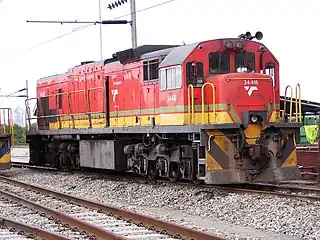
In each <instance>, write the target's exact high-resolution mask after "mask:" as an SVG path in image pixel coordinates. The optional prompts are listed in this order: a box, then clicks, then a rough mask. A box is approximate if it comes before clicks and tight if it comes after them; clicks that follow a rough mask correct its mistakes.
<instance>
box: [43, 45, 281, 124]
mask: <svg viewBox="0 0 320 240" xmlns="http://www.w3.org/2000/svg"><path fill="white" fill-rule="evenodd" d="M226 41H227V40H226V39H222V40H210V41H206V42H202V43H199V44H198V46H197V47H195V48H194V49H193V50H192V51H191V53H190V54H188V56H187V57H186V59H185V60H184V62H183V65H182V88H180V89H175V90H166V91H159V82H158V80H156V81H143V64H142V62H143V61H137V62H134V63H130V64H126V65H122V64H120V63H119V62H111V63H108V64H106V65H104V63H103V62H93V63H88V64H85V65H80V66H76V67H74V68H72V69H69V71H68V72H67V73H66V74H64V75H57V76H53V77H48V78H47V79H42V80H41V81H38V83H37V96H38V97H39V96H44V95H45V96H49V108H50V109H55V107H56V106H55V102H56V99H55V98H54V97H53V96H52V95H53V94H58V89H62V92H64V93H66V92H71V93H70V104H71V109H69V103H68V97H67V95H66V94H64V95H63V96H62V99H63V100H62V103H63V104H62V106H60V108H59V114H68V113H70V112H72V113H74V114H76V113H79V114H82V113H86V112H88V111H89V108H90V112H103V111H105V101H106V100H107V102H108V104H109V109H110V113H111V114H112V115H113V116H116V115H117V112H118V111H126V115H127V116H136V115H137V112H139V110H143V109H148V110H149V109H154V111H153V112H151V113H150V114H151V115H155V114H157V111H158V109H159V108H160V109H161V108H163V107H168V106H182V105H184V106H187V104H188V92H187V91H188V90H187V81H186V63H187V62H190V61H197V62H202V63H203V70H204V78H205V81H206V82H211V83H213V84H214V86H215V99H216V100H215V101H216V104H217V103H222V104H230V105H232V106H233V108H234V109H235V111H236V112H237V114H238V116H239V117H240V118H241V111H244V110H266V106H267V105H268V104H270V103H275V104H280V95H279V86H280V84H279V64H278V61H277V60H276V59H275V57H274V56H273V55H272V53H271V52H270V51H268V50H266V51H265V52H264V53H263V62H262V65H263V66H264V65H265V63H266V62H267V61H272V62H273V63H275V66H276V71H275V79H276V81H275V86H274V87H272V83H270V82H268V81H264V80H259V83H258V85H257V87H258V90H254V91H253V92H252V95H251V96H249V95H248V90H246V89H245V84H244V83H245V82H244V80H243V78H248V79H251V78H262V77H266V76H264V75H261V74H258V73H255V74H254V73H230V74H220V75H211V74H209V58H208V53H210V52H215V51H222V50H223V49H224V44H225V42H226ZM235 41H236V40H233V42H235ZM243 42H244V45H245V49H246V51H248V52H254V53H256V60H255V72H259V71H260V64H261V63H260V61H259V58H258V57H259V54H260V50H259V47H260V46H261V44H260V43H257V42H253V41H243ZM200 45H201V47H199V46H200ZM234 62H235V57H234V55H232V54H231V58H230V70H231V72H234V71H235V69H234V65H235V64H234ZM234 77H241V78H242V80H231V81H229V80H228V79H229V78H234ZM106 81H107V84H108V90H109V91H108V93H103V91H102V90H101V88H104V87H105V84H106ZM247 85H248V86H249V88H250V87H252V86H253V85H254V84H253V85H252V84H251V82H249V83H248V84H247ZM94 88H100V89H95V90H90V91H89V92H87V91H88V89H94ZM194 89H195V90H194V96H195V100H194V101H195V105H201V88H196V87H195V88H194ZM85 92H87V94H88V96H89V102H87V101H86V97H85V95H84V93H85ZM105 95H107V96H108V99H105ZM212 98H213V96H212V90H211V89H210V87H209V86H207V87H206V88H205V104H211V103H212ZM139 115H140V114H139Z"/></svg>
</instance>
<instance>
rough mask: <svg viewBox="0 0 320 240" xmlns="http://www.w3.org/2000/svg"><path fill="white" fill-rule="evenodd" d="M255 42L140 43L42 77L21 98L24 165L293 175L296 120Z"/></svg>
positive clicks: (165, 174) (221, 179)
mask: <svg viewBox="0 0 320 240" xmlns="http://www.w3.org/2000/svg"><path fill="white" fill-rule="evenodd" d="M254 38H257V39H258V40H261V39H262V33H261V32H257V33H256V34H255V36H252V35H251V34H250V33H249V32H247V33H246V34H241V35H240V36H239V37H238V38H226V39H216V40H209V41H204V42H198V43H193V44H187V45H181V46H177V45H144V46H139V47H137V48H133V49H128V50H125V51H121V52H117V53H115V54H113V56H112V58H110V59H106V60H104V61H98V62H84V63H81V65H79V66H76V67H73V68H71V69H69V71H68V72H66V73H64V74H59V75H55V76H50V77H46V78H42V79H39V80H38V81H37V97H36V98H33V99H28V100H27V102H26V106H27V110H28V111H27V112H28V119H29V124H32V119H36V122H37V128H36V129H33V128H30V130H29V131H28V133H27V141H28V143H29V146H30V163H31V164H34V165H50V166H54V167H58V168H69V169H79V168H98V169H108V170H114V171H132V172H134V173H136V174H139V175H143V176H148V177H149V178H156V177H162V178H168V179H170V180H171V181H178V180H180V179H187V180H191V181H194V182H199V181H204V182H205V183H207V184H230V183H246V182H276V181H280V180H289V179H299V178H300V177H301V176H300V172H299V170H298V168H297V158H296V134H297V132H298V131H299V127H300V125H301V124H300V123H299V122H294V123H292V122H291V121H289V122H288V121H287V120H286V118H282V117H280V79H279V63H278V61H277V59H276V58H275V57H274V55H273V54H272V53H271V52H270V51H269V50H268V49H267V47H266V46H264V45H263V44H261V43H260V42H257V41H253V39H254ZM30 101H36V106H37V109H36V111H35V114H34V116H32V114H31V113H30ZM290 113H291V109H290Z"/></svg>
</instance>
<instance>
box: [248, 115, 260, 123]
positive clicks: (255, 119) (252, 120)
mask: <svg viewBox="0 0 320 240" xmlns="http://www.w3.org/2000/svg"><path fill="white" fill-rule="evenodd" d="M258 119H259V118H258V116H257V115H251V116H250V120H251V122H253V123H256V122H257V121H258Z"/></svg>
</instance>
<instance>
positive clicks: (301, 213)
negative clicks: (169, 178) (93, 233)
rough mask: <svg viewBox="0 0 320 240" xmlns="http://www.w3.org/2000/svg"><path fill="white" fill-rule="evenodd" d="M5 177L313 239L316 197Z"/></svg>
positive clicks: (183, 219)
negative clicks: (313, 200)
mask: <svg viewBox="0 0 320 240" xmlns="http://www.w3.org/2000/svg"><path fill="white" fill-rule="evenodd" d="M6 172H7V173H8V175H10V177H11V178H13V179H17V180H20V181H25V182H28V183H34V184H37V185H40V186H44V187H46V188H51V189H54V190H57V191H61V192H64V193H69V194H73V195H76V196H83V197H85V198H88V199H92V200H95V201H100V202H104V203H106V204H111V205H115V206H117V207H121V208H125V209H129V210H132V211H137V212H140V213H142V214H146V215H150V216H153V217H157V218H160V219H164V220H170V221H174V222H176V223H178V224H182V225H184V226H187V227H195V228H198V229H202V230H205V231H208V232H212V233H215V234H217V235H220V236H225V237H227V238H229V239H266V240H269V239H281V240H285V239H319V238H320V214H319V212H320V211H319V210H320V203H318V202H308V201H302V200H293V199H284V198H278V197H276V196H259V195H249V194H236V193H227V192H221V191H217V190H214V189H205V190H203V189H199V188H198V189H197V187H184V186H180V185H173V184H166V183H161V184H159V183H158V184H156V183H141V182H135V181H127V180H119V181H116V180H108V179H104V178H103V177H101V176H100V175H98V174H88V173H73V174H71V173H66V172H62V173H57V172H39V171H36V170H30V169H19V168H12V169H11V170H8V171H6Z"/></svg>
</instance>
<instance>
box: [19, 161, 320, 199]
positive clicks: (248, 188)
mask: <svg viewBox="0 0 320 240" xmlns="http://www.w3.org/2000/svg"><path fill="white" fill-rule="evenodd" d="M16 166H18V167H22V166H23V167H27V168H34V169H39V170H48V171H56V169H51V168H43V167H39V166H30V165H28V164H22V163H21V164H17V165H16ZM122 177H124V179H126V180H127V179H129V180H134V181H143V182H145V181H146V180H148V179H146V178H139V177H128V176H122ZM153 181H155V182H161V183H166V184H173V185H180V186H186V187H197V188H199V189H217V190H222V191H227V192H233V193H240V194H244V193H247V194H264V195H270V196H278V197H284V198H296V199H300V200H311V201H320V189H315V188H301V187H292V186H279V185H271V184H270V185H269V184H260V183H256V184H245V185H240V184H235V185H236V187H235V186H234V185H229V186H221V185H219V186H218V185H206V184H198V185H197V184H192V183H189V182H170V181H167V180H153ZM277 191H284V192H296V193H316V194H318V195H319V196H312V195H306V194H305V195H297V194H289V193H283V192H277Z"/></svg>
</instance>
